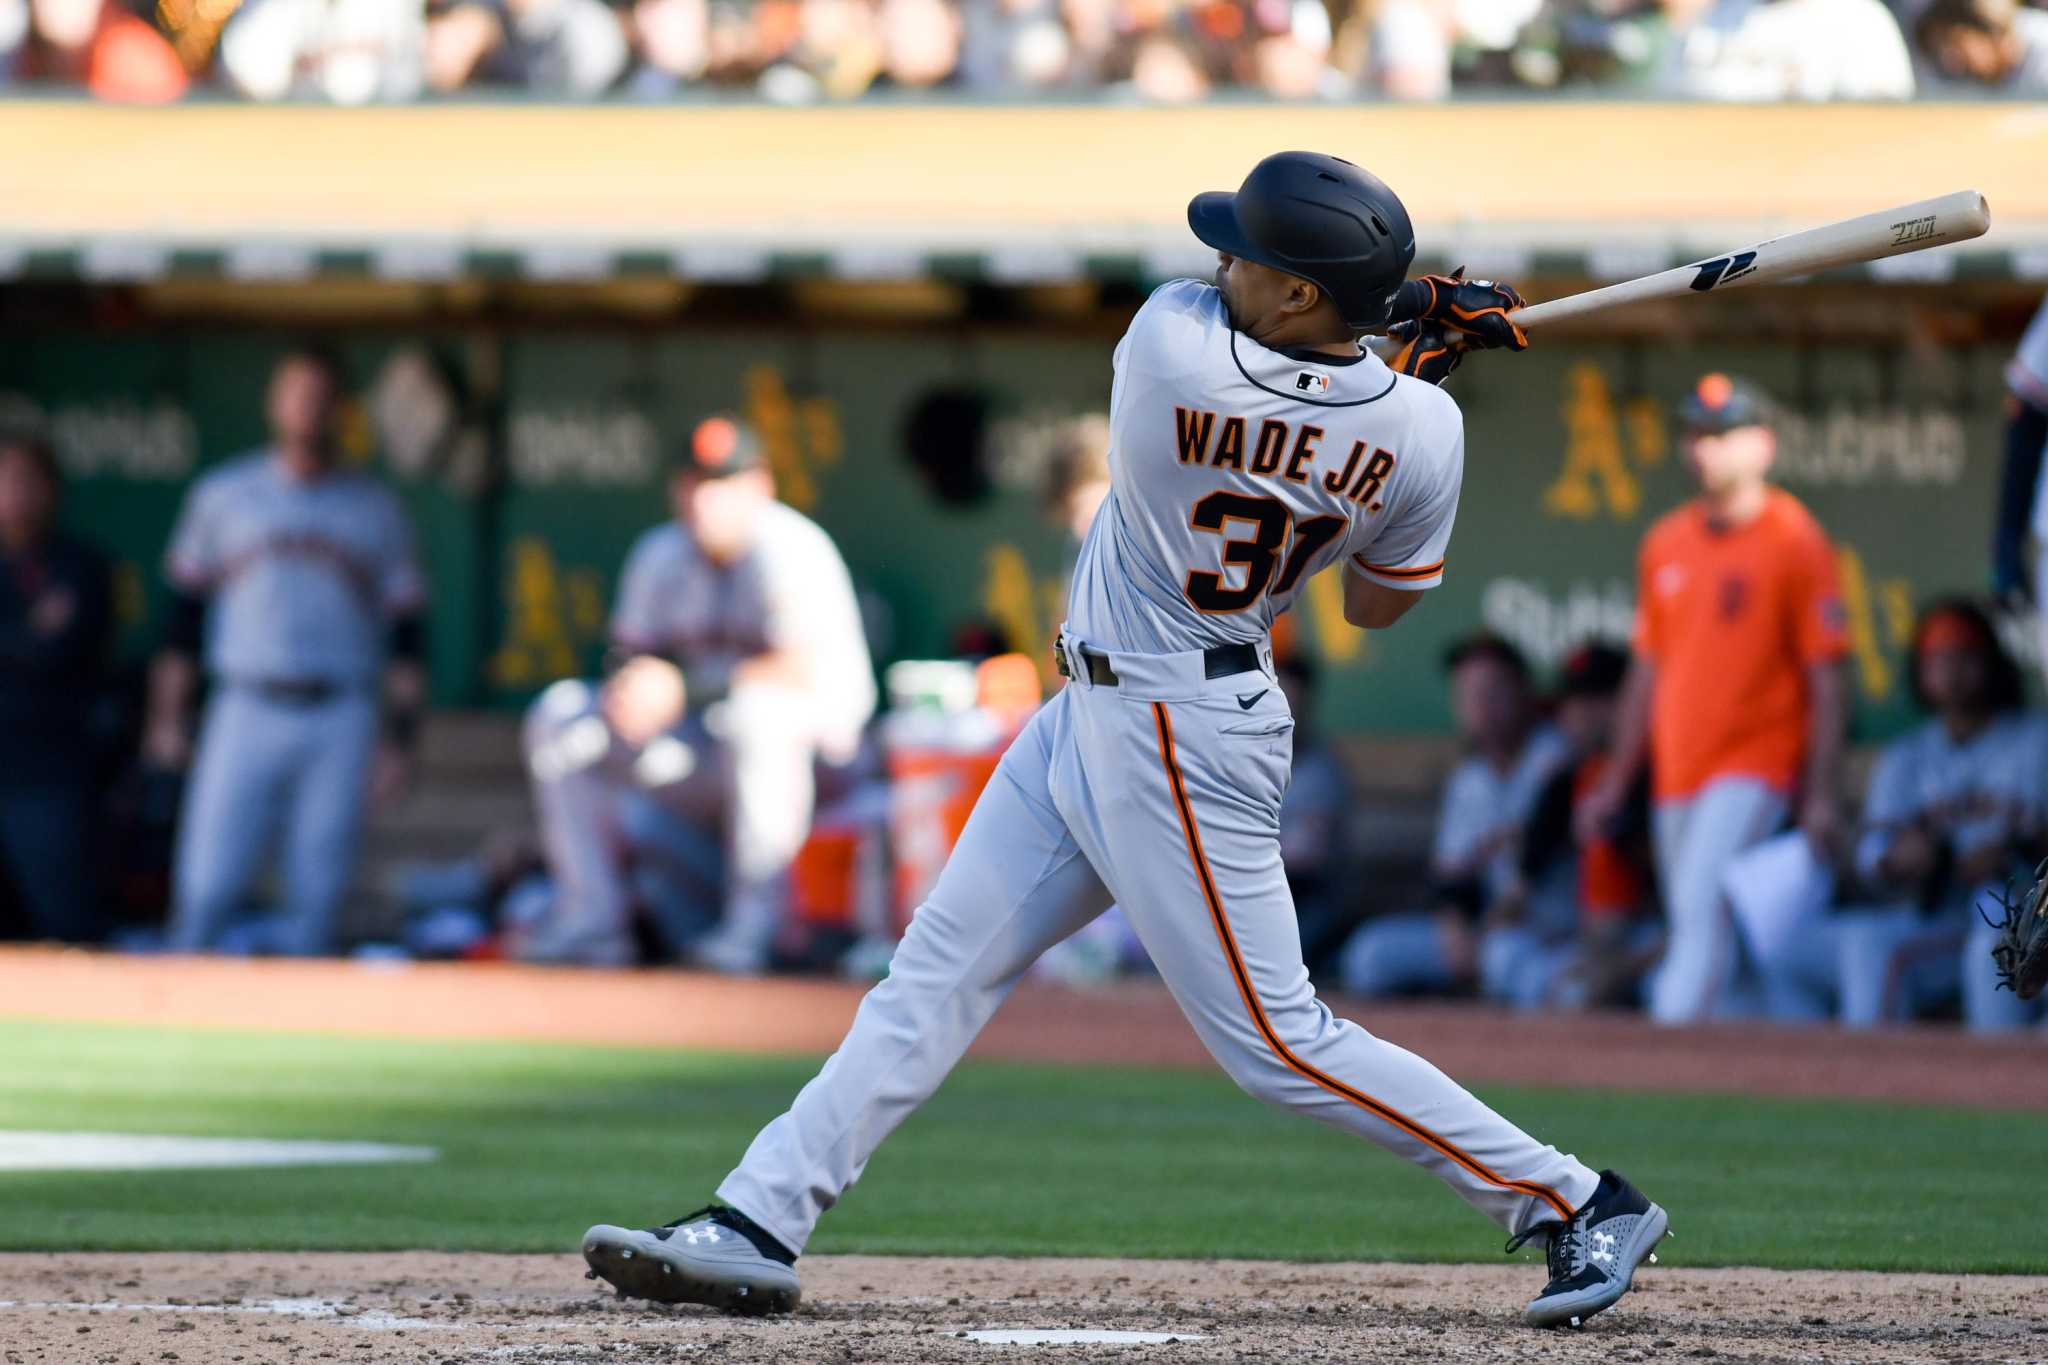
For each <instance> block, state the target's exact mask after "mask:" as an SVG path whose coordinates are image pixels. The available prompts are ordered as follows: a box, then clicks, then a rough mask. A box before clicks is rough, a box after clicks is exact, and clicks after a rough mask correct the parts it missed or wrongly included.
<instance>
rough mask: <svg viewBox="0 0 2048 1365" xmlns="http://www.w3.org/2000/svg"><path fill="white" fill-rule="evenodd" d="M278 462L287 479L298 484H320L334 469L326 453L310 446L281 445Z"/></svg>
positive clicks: (278, 449)
mask: <svg viewBox="0 0 2048 1365" xmlns="http://www.w3.org/2000/svg"><path fill="white" fill-rule="evenodd" d="M276 460H277V467H278V468H279V469H280V470H282V471H283V472H284V475H285V477H286V478H288V479H291V480H293V481H294V482H297V483H318V482H319V481H320V480H321V479H323V478H325V477H326V476H327V473H328V470H329V469H330V468H332V465H331V464H330V462H329V461H328V459H327V456H326V452H324V451H321V450H319V449H317V448H314V447H310V446H295V445H279V446H278V448H277V456H276Z"/></svg>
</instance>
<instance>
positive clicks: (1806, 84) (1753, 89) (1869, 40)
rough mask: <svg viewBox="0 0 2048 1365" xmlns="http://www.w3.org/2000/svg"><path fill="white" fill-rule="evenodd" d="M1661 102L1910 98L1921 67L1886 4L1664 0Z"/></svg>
mask: <svg viewBox="0 0 2048 1365" xmlns="http://www.w3.org/2000/svg"><path fill="white" fill-rule="evenodd" d="M1663 9H1664V13H1665V16H1666V21H1667V23H1668V24H1669V25H1670V33H1671V41H1670V43H1669V44H1668V46H1667V47H1666V49H1665V59H1664V62H1663V64H1662V68H1661V70H1660V72H1659V75H1658V77H1657V80H1656V82H1655V86H1656V89H1657V90H1658V93H1660V94H1666V95H1690V96H1694V97H1696V98H1700V99H1715V100H1876V99H1910V98H1912V95H1913V63H1912V58H1911V57H1910V56H1909V55H1908V53H1907V51H1906V39H1905V35H1904V34H1903V33H1901V32H1900V31H1899V21H1898V20H1897V19H1895V18H1893V17H1892V13H1891V11H1890V10H1888V9H1886V8H1885V6H1884V4H1883V3H1882V0H1763V3H1757V2H1756V0H1663Z"/></svg>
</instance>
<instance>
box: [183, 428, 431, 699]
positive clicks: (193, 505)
mask: <svg viewBox="0 0 2048 1365" xmlns="http://www.w3.org/2000/svg"><path fill="white" fill-rule="evenodd" d="M165 572H166V573H167V574H168V576H169V577H170V580H171V582H172V583H173V584H175V585H176V586H177V587H178V589H179V590H180V591H183V592H188V593H192V594H194V595H200V596H207V597H210V598H212V610H211V612H210V613H209V615H208V621H207V642H206V663H207V667H208V668H209V669H211V670H212V671H213V672H214V673H215V674H216V675H218V676H221V677H224V678H233V679H238V680H241V681H245V682H263V681H290V682H309V681H319V682H328V683H335V684H339V685H342V686H350V687H369V686H373V685H374V684H375V683H376V680H377V677H378V674H379V673H380V672H381V671H382V669H383V665H384V653H385V646H386V642H387V639H388V637H389V634H390V626H391V622H392V620H393V619H394V618H396V617H398V616H402V615H407V614H410V613H413V612H416V611H418V610H419V609H420V606H421V604H422V602H423V600H424V597H425V582H424V579H423V578H422V576H421V573H420V567H419V559H418V556H417V553H416V551H415V547H414V543H413V533H412V526H411V523H410V522H409V521H408V520H407V519H406V515H405V509H404V508H403V507H402V506H401V505H400V504H399V501H398V497H397V495H396V494H394V493H393V492H392V491H391V490H390V489H389V488H387V487H385V486H384V485H383V484H381V483H379V482H378V481H377V480H376V479H374V478H371V477H370V476H369V475H367V474H361V473H357V472H355V471H353V470H337V471H334V472H332V473H329V474H327V475H324V476H323V477H321V478H318V479H315V480H312V481H310V482H307V481H301V480H298V479H295V478H293V477H291V475H289V474H288V473H286V472H285V471H284V470H283V469H282V468H280V467H279V465H278V463H277V461H276V460H275V458H273V456H272V454H271V452H269V451H259V452H257V453H255V454H252V455H246V456H243V457H242V458H240V459H237V460H233V461H230V462H229V463H227V464H225V465H222V466H221V467H220V468H218V469H215V470H213V471H211V472H210V473H208V474H206V475H205V476H203V477H202V478H201V479H200V480H199V481H198V482H197V483H196V484H194V485H193V487H192V490H191V492H190V493H188V494H187V495H186V498H185V505H184V508H183V510H182V511H181V512H180V513H179V516H178V524H177V526H176V527H175V528H174V529H173V530H172V532H171V543H170V548H169V550H168V551H167V552H166V554H165Z"/></svg>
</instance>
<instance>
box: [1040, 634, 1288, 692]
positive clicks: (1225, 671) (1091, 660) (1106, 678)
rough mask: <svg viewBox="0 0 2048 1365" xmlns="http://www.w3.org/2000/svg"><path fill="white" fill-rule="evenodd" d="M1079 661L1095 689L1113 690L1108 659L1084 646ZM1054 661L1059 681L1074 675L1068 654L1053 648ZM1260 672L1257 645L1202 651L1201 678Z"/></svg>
mask: <svg viewBox="0 0 2048 1365" xmlns="http://www.w3.org/2000/svg"><path fill="white" fill-rule="evenodd" d="M1075 652H1076V653H1078V654H1079V655H1080V656H1081V659H1082V662H1084V663H1086V664H1087V665H1088V681H1089V682H1092V683H1094V684H1095V685H1096V686H1097V687H1115V686H1116V684H1117V676H1116V670H1115V669H1113V668H1111V667H1110V666H1109V656H1108V655H1107V654H1099V653H1097V652H1096V651H1094V650H1092V649H1089V648H1087V647H1086V646H1082V647H1079V648H1078V649H1077V650H1076V651H1075ZM1052 657H1053V662H1054V663H1055V664H1056V665H1057V666H1058V667H1059V670H1060V676H1061V677H1062V678H1071V677H1073V676H1074V672H1073V669H1072V668H1071V667H1070V666H1069V665H1068V662H1067V651H1066V650H1064V649H1061V648H1060V647H1059V646H1057V645H1055V646H1053V651H1052ZM1258 670H1259V648H1258V646H1257V645H1243V644H1239V645H1212V646H1211V647H1210V648H1208V649H1205V650H1203V651H1202V676H1203V677H1205V678H1228V677H1230V676H1231V675H1232V674H1235V673H1256V672H1258Z"/></svg>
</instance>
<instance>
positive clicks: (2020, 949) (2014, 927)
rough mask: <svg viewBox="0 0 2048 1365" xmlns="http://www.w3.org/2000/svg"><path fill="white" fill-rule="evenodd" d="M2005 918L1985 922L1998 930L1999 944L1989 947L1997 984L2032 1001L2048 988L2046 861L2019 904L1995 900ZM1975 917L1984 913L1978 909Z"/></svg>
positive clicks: (1985, 917) (2008, 899)
mask: <svg viewBox="0 0 2048 1365" xmlns="http://www.w3.org/2000/svg"><path fill="white" fill-rule="evenodd" d="M1998 905H1999V908H2000V909H2001V910H2003V911H2004V912H2005V918H2004V919H2001V920H1994V919H1992V918H1991V917H1990V916H1989V915H1985V916H1984V922H1985V923H1986V924H1989V925H1990V926H1991V927H1992V928H1994V929H1996V930H1998V942H1996V943H1994V944H1992V945H1991V960H1992V962H1993V963H1994V964H1996V966H1997V967H1998V984H1999V985H2001V986H2004V987H2009V988H2010V989H2011V990H2012V993H2013V994H2014V995H2017V996H2018V997H2019V998H2020V999H2022V1000H2032V999H2033V998H2034V997H2035V996H2037V995H2039V994H2040V993H2041V987H2042V986H2044V985H2048V862H2044V863H2042V864H2041V865H2040V866H2039V867H2037V868H2035V869H2034V884H2033V885H2032V886H2030V887H2028V888H2027V893H2026V894H2025V895H2024V896H2022V897H2020V899H2019V900H2018V901H2013V900H2012V899H2010V898H2009V897H2007V896H2004V895H2001V896H2000V897H1999V898H1998ZM1977 913H1978V914H1980V915H1982V914H1984V912H1983V910H1982V909H1981V908H1980V909H1979V910H1978V911H1977Z"/></svg>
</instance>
